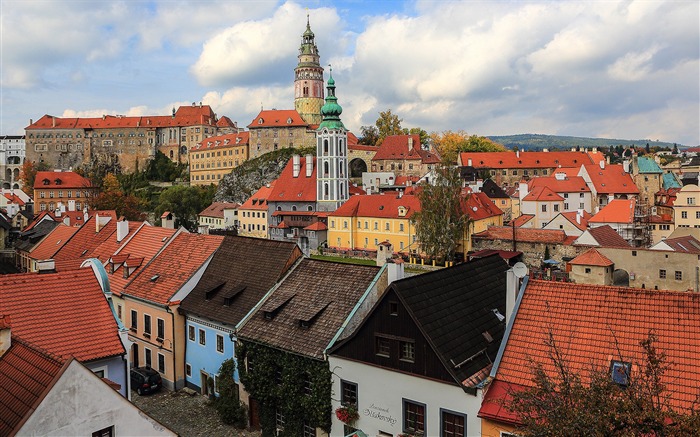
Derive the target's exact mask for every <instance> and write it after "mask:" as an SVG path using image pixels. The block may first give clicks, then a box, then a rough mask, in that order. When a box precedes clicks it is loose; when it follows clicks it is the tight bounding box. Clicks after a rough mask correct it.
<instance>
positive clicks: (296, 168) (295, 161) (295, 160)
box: [292, 155, 301, 178]
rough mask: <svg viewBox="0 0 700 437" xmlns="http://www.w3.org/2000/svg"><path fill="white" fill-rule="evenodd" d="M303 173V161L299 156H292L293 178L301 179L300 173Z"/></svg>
mask: <svg viewBox="0 0 700 437" xmlns="http://www.w3.org/2000/svg"><path fill="white" fill-rule="evenodd" d="M300 171H301V159H300V158H299V155H294V156H292V176H293V177H295V178H298V177H299V172H300Z"/></svg>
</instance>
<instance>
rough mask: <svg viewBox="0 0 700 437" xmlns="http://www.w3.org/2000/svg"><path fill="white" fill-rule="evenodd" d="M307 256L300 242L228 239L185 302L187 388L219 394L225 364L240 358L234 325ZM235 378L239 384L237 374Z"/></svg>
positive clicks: (244, 238)
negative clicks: (236, 346) (221, 368)
mask: <svg viewBox="0 0 700 437" xmlns="http://www.w3.org/2000/svg"><path fill="white" fill-rule="evenodd" d="M301 257H302V252H301V250H300V249H299V247H298V246H297V244H296V243H292V242H285V241H273V240H266V239H260V238H249V237H233V236H227V237H225V239H224V242H223V243H222V244H221V246H220V248H219V250H218V251H217V252H216V254H215V255H214V258H213V259H212V260H211V262H210V263H209V266H208V267H207V269H206V271H205V272H204V275H203V276H202V279H200V281H199V282H198V283H197V285H196V286H195V288H194V289H193V290H192V291H191V292H190V294H189V295H188V296H187V297H186V298H185V299H184V300H183V301H182V303H181V304H180V308H179V311H180V312H181V313H182V314H183V315H185V319H186V322H185V323H186V325H185V335H186V338H187V341H186V346H185V376H186V385H187V387H189V388H191V389H193V390H197V391H199V392H200V393H202V394H210V389H213V391H214V392H215V393H216V377H217V373H218V372H219V368H220V367H221V364H222V363H223V362H224V361H225V360H226V359H228V358H234V359H235V344H236V337H235V335H234V327H235V326H236V324H237V323H238V322H240V321H241V320H242V319H243V318H244V317H245V316H246V314H248V312H249V311H250V310H251V309H252V308H253V307H254V306H255V305H256V304H257V303H258V302H259V301H260V299H261V298H262V297H263V296H264V295H265V294H266V293H267V292H268V290H270V289H271V288H272V287H273V286H274V285H275V284H276V283H277V282H278V281H279V280H280V279H282V277H283V276H284V275H285V274H286V272H287V271H289V269H290V268H291V267H292V266H293V265H294V264H295V263H296V262H297V260H298V259H299V258H301ZM210 378H211V382H209V383H208V381H209V379H210ZM234 378H235V381H236V382H238V373H237V372H236V374H235V375H234ZM210 384H211V386H210Z"/></svg>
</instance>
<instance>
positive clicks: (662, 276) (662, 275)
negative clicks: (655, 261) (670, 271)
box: [659, 269, 666, 279]
mask: <svg viewBox="0 0 700 437" xmlns="http://www.w3.org/2000/svg"><path fill="white" fill-rule="evenodd" d="M659 279H666V270H664V269H661V270H659Z"/></svg>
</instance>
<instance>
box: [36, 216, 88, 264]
mask: <svg viewBox="0 0 700 437" xmlns="http://www.w3.org/2000/svg"><path fill="white" fill-rule="evenodd" d="M77 231H78V228H76V227H73V226H66V225H63V224H61V225H58V226H56V227H55V228H54V230H53V231H51V233H49V234H48V235H47V236H46V237H45V238H44V239H43V240H41V243H39V244H38V245H37V246H36V247H35V248H34V250H32V251H31V254H30V256H31V257H32V259H35V260H43V259H51V258H53V256H54V255H55V254H56V252H58V251H59V250H60V249H61V247H63V245H64V244H66V242H67V241H68V239H70V237H72V236H73V234H75V233H76V232H77Z"/></svg>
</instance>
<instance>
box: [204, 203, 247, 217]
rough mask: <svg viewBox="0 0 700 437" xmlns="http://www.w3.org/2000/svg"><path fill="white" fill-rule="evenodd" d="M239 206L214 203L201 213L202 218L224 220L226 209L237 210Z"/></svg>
mask: <svg viewBox="0 0 700 437" xmlns="http://www.w3.org/2000/svg"><path fill="white" fill-rule="evenodd" d="M237 206H238V204H237V203H230V202H214V203H212V204H211V205H209V206H207V207H206V209H205V210H204V211H202V212H200V213H199V215H200V216H201V217H216V218H224V210H225V209H235V208H236V207H237Z"/></svg>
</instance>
